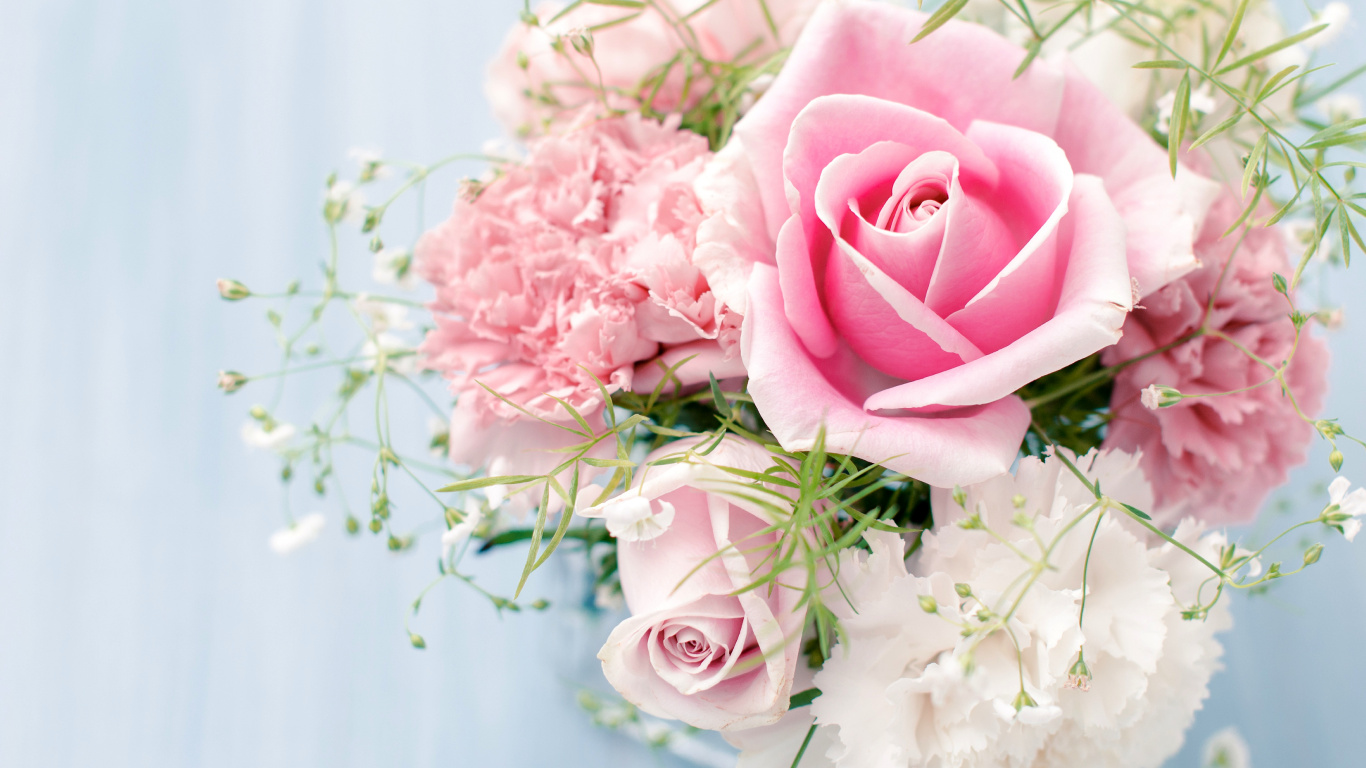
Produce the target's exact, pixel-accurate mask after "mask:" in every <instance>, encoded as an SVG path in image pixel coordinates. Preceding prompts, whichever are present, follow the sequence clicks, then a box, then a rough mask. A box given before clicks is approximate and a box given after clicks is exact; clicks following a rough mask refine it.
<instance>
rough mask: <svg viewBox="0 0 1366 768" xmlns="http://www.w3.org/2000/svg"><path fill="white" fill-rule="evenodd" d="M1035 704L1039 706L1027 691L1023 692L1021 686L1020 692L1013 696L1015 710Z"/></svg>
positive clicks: (1034, 705)
mask: <svg viewBox="0 0 1366 768" xmlns="http://www.w3.org/2000/svg"><path fill="white" fill-rule="evenodd" d="M1037 706H1039V702H1037V701H1035V700H1034V697H1033V696H1030V695H1029V694H1028V693H1025V691H1024V689H1023V688H1021V689H1020V694H1019V695H1018V696H1016V697H1015V711H1016V712H1019V711H1020V710H1022V709H1024V708H1025V707H1037Z"/></svg>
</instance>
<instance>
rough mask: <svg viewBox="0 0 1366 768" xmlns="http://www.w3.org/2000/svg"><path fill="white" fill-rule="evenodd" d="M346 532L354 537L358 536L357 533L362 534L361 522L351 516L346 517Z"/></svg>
mask: <svg viewBox="0 0 1366 768" xmlns="http://www.w3.org/2000/svg"><path fill="white" fill-rule="evenodd" d="M346 532H347V533H349V534H351V535H353V536H354V535H356V534H357V533H360V521H359V520H357V519H356V518H354V517H352V516H350V515H347V516H346Z"/></svg>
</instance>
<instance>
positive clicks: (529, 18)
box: [522, 11, 541, 27]
mask: <svg viewBox="0 0 1366 768" xmlns="http://www.w3.org/2000/svg"><path fill="white" fill-rule="evenodd" d="M522 23H523V24H525V25H527V26H528V27H539V26H541V20H540V19H538V18H536V14H534V13H532V12H531V11H522Z"/></svg>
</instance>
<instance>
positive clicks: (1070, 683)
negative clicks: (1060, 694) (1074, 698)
mask: <svg viewBox="0 0 1366 768" xmlns="http://www.w3.org/2000/svg"><path fill="white" fill-rule="evenodd" d="M1067 687H1068V688H1075V689H1077V690H1079V691H1081V692H1083V693H1085V692H1086V691H1089V690H1091V668H1090V667H1088V666H1086V660H1085V659H1084V658H1082V657H1081V656H1077V663H1076V664H1073V665H1072V668H1071V669H1069V670H1068V671H1067Z"/></svg>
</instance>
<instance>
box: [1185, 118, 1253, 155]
mask: <svg viewBox="0 0 1366 768" xmlns="http://www.w3.org/2000/svg"><path fill="white" fill-rule="evenodd" d="M1241 119H1243V111H1242V110H1241V109H1240V110H1238V111H1237V112H1234V113H1233V114H1232V115H1230V116H1229V117H1228V118H1227V119H1225V120H1223V121H1222V122H1220V123H1219V124H1218V125H1216V126H1214V127H1213V128H1211V129H1209V130H1208V131H1205V132H1204V133H1202V134H1200V138H1198V139H1196V140H1195V141H1193V142H1191V147H1190V148H1191V149H1196V148H1198V147H1200V146H1202V145H1203V144H1204V143H1205V142H1207V141H1209V140H1210V139H1212V138H1214V137H1215V136H1218V135H1219V134H1221V133H1223V132H1224V131H1227V130H1228V129H1230V128H1232V127H1233V126H1235V125H1237V124H1238V121H1239V120H1241Z"/></svg>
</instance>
